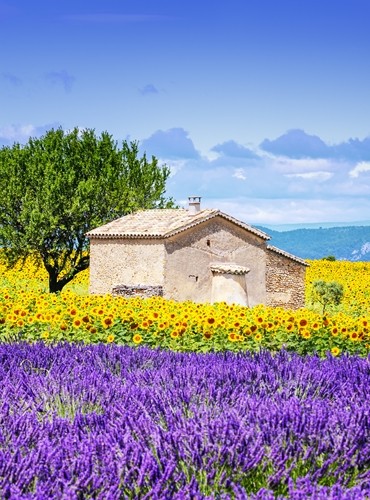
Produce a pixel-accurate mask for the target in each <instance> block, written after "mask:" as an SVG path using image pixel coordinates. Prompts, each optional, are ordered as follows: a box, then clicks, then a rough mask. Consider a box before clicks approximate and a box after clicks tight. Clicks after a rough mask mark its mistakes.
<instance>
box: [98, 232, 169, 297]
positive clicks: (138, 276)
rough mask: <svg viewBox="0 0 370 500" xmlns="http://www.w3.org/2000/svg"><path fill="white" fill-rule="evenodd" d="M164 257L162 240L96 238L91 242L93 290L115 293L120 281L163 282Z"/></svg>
mask: <svg viewBox="0 0 370 500" xmlns="http://www.w3.org/2000/svg"><path fill="white" fill-rule="evenodd" d="M164 257H165V252H164V245H163V242H162V241H159V240H149V239H148V240H144V239H128V238H126V239H123V238H122V239H105V238H104V239H98V238H94V239H92V240H91V244H90V293H97V294H105V293H112V290H113V288H114V287H116V286H118V285H125V286H134V287H137V286H138V285H150V286H153V285H155V286H163V281H164V277H163V268H164ZM121 295H122V293H121Z"/></svg>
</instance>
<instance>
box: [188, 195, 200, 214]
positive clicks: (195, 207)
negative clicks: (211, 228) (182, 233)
mask: <svg viewBox="0 0 370 500" xmlns="http://www.w3.org/2000/svg"><path fill="white" fill-rule="evenodd" d="M188 200H189V208H188V212H189V215H196V214H197V213H198V212H200V200H201V197H200V196H189V198H188Z"/></svg>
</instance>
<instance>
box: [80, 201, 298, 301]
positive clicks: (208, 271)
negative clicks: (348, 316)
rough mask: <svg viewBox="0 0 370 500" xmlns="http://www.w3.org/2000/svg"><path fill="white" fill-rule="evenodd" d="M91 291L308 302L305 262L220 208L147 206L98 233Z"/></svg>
mask: <svg viewBox="0 0 370 500" xmlns="http://www.w3.org/2000/svg"><path fill="white" fill-rule="evenodd" d="M87 236H88V237H89V239H90V293H96V294H105V293H114V294H119V295H124V296H135V295H139V296H144V297H147V296H151V295H162V296H163V297H165V298H168V299H174V300H177V301H186V300H191V301H194V302H210V303H213V302H221V301H225V302H227V303H236V304H241V305H246V306H250V307H252V306H254V305H257V304H266V305H272V306H282V307H286V308H294V309H296V308H299V307H303V306H304V278H305V269H306V266H307V264H306V263H305V261H304V260H302V259H300V258H298V257H295V256H293V255H291V254H288V253H287V252H284V251H282V250H279V249H277V248H275V247H273V246H271V245H268V244H267V241H268V240H269V236H268V235H267V234H266V233H264V232H262V231H260V230H258V229H257V228H254V227H252V226H250V225H248V224H245V223H244V222H241V221H239V220H237V219H235V218H233V217H231V216H229V215H227V214H225V213H223V212H221V211H220V210H215V209H204V210H202V209H201V206H200V198H198V197H191V198H189V208H188V209H187V210H186V209H154V210H143V211H139V212H135V213H133V214H130V215H127V216H125V217H121V218H120V219H117V220H115V221H112V222H110V223H108V224H105V225H104V226H101V227H99V228H97V229H94V230H92V231H90V232H89V233H88V234H87Z"/></svg>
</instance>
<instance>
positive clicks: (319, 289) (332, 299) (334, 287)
mask: <svg viewBox="0 0 370 500" xmlns="http://www.w3.org/2000/svg"><path fill="white" fill-rule="evenodd" d="M342 298H343V285H342V284H340V283H337V282H336V281H331V282H326V281H323V280H316V281H314V282H313V283H312V293H311V300H312V301H313V302H319V304H321V305H322V313H323V314H324V313H325V310H326V308H327V306H329V305H335V306H338V305H339V304H340V303H341V301H342Z"/></svg>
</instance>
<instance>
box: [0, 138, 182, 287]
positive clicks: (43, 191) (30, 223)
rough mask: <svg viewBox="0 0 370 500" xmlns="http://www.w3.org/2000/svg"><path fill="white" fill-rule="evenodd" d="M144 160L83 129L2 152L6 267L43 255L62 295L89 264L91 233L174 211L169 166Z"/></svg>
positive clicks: (0, 202)
mask: <svg viewBox="0 0 370 500" xmlns="http://www.w3.org/2000/svg"><path fill="white" fill-rule="evenodd" d="M138 154H139V150H138V143H137V142H130V143H128V142H126V141H124V142H123V144H122V146H121V147H119V146H118V144H117V142H115V141H114V140H113V139H112V136H111V135H109V134H108V133H107V132H103V133H102V134H101V135H100V136H99V137H97V136H96V134H95V131H94V130H89V129H87V130H83V131H80V130H78V129H77V128H75V129H74V130H72V131H70V132H64V131H63V130H62V129H60V128H59V129H57V130H54V129H52V130H50V131H48V132H47V133H46V134H45V135H44V136H43V137H41V138H31V139H29V141H28V143H27V144H26V145H24V146H21V145H20V144H14V145H13V146H12V147H3V148H2V149H0V191H1V198H0V245H1V246H2V247H3V249H4V252H5V256H6V259H7V262H8V264H9V265H14V264H15V263H16V262H17V260H19V258H26V257H27V256H30V255H31V256H32V255H34V256H35V258H40V257H41V260H42V262H43V265H44V266H45V268H46V270H47V272H48V274H49V290H50V291H52V292H55V291H60V290H62V288H63V287H64V286H65V285H66V284H67V283H69V282H70V281H71V280H72V279H73V278H74V276H76V274H77V273H79V272H80V271H82V270H84V269H86V268H87V267H88V265H89V255H88V252H87V250H88V239H87V238H86V236H85V234H86V233H87V232H88V231H89V230H91V229H93V228H95V227H97V226H99V225H102V224H104V223H106V222H109V221H110V220H112V219H115V218H117V217H121V216H123V215H125V214H128V213H130V212H133V211H134V210H137V209H148V208H161V207H171V206H173V201H172V200H171V199H166V198H165V197H164V194H165V184H166V181H167V178H168V176H169V174H170V170H169V168H168V167H167V166H159V165H158V161H157V159H156V158H155V157H152V158H151V160H150V161H148V160H147V158H146V155H145V154H144V155H143V156H142V157H141V158H140V157H139V156H138Z"/></svg>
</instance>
